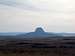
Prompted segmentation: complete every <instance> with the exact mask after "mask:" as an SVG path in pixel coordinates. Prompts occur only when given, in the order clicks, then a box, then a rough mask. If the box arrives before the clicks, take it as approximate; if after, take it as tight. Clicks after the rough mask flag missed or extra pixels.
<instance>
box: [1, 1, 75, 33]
mask: <svg viewBox="0 0 75 56" xmlns="http://www.w3.org/2000/svg"><path fill="white" fill-rule="evenodd" d="M36 27H43V28H45V30H46V31H48V32H75V0H0V32H31V31H34V29H35V28H36Z"/></svg>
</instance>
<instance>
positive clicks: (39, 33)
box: [22, 27, 57, 38]
mask: <svg viewBox="0 0 75 56" xmlns="http://www.w3.org/2000/svg"><path fill="white" fill-rule="evenodd" d="M22 36H23V37H27V38H37V37H52V36H57V35H56V34H54V33H48V32H45V31H44V30H43V29H42V28H41V27H38V28H36V30H35V31H34V32H29V33H26V34H24V35H22Z"/></svg>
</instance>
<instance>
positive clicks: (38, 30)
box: [35, 27, 45, 33]
mask: <svg viewBox="0 0 75 56" xmlns="http://www.w3.org/2000/svg"><path fill="white" fill-rule="evenodd" d="M35 32H37V33H44V32H45V31H44V30H43V29H42V28H41V27H38V28H36V30H35Z"/></svg>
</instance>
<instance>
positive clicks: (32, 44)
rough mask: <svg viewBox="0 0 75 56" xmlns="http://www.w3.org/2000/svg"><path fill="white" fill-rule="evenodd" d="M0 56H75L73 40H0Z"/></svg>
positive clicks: (74, 41) (74, 40)
mask: <svg viewBox="0 0 75 56" xmlns="http://www.w3.org/2000/svg"><path fill="white" fill-rule="evenodd" d="M0 56H75V39H74V38H63V39H61V38H47V39H30V40H27V39H19V40H15V39H14V40H0Z"/></svg>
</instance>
